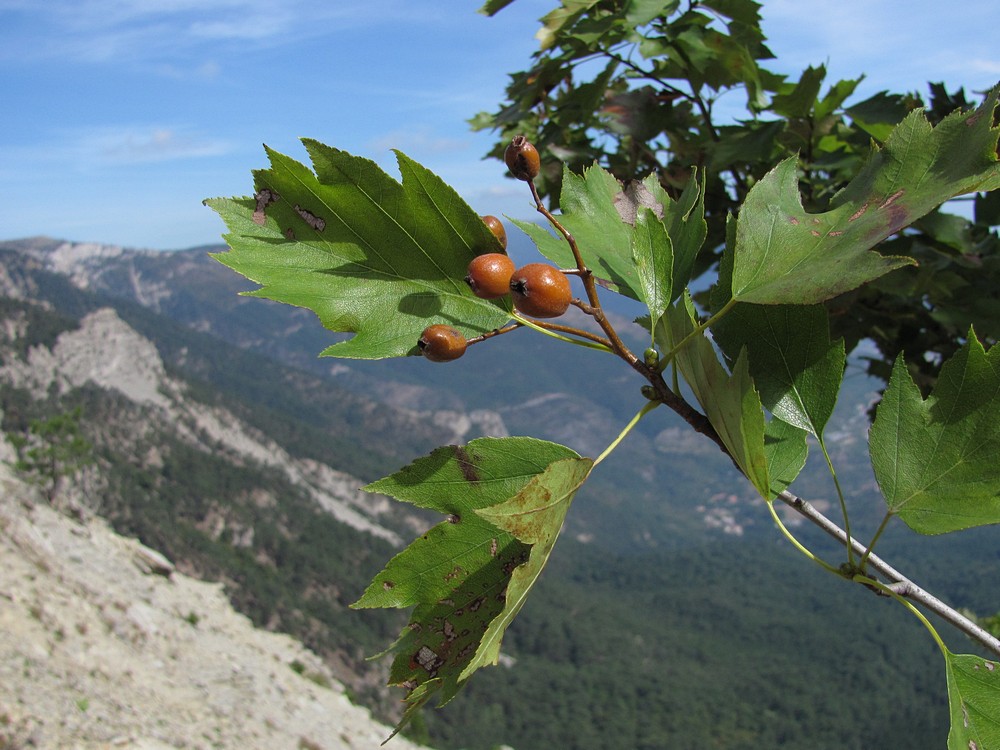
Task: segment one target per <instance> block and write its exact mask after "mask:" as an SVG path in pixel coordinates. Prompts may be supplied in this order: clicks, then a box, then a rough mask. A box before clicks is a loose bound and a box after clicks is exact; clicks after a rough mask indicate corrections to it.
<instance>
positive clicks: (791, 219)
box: [788, 216, 799, 227]
mask: <svg viewBox="0 0 1000 750" xmlns="http://www.w3.org/2000/svg"><path fill="white" fill-rule="evenodd" d="M788 221H789V222H790V223H791V225H792V226H794V227H797V226H798V225H799V220H798V219H796V218H795V217H794V216H791V217H789V219H788Z"/></svg>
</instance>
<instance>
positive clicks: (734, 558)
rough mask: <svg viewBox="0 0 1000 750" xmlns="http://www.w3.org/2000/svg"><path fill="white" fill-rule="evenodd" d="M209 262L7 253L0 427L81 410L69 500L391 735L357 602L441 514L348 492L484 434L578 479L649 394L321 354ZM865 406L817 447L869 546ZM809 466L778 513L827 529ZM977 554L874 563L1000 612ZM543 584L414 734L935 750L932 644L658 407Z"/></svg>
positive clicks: (570, 532) (1, 297) (485, 356)
mask: <svg viewBox="0 0 1000 750" xmlns="http://www.w3.org/2000/svg"><path fill="white" fill-rule="evenodd" d="M221 249H222V248H195V249H191V250H183V251H175V252H152V251H139V250H129V249H123V248H114V247H109V246H102V245H95V244H86V243H72V242H63V241H60V240H49V239H44V238H33V239H30V240H20V241H9V242H5V243H0V324H2V327H0V331H2V333H0V357H2V359H0V409H2V412H3V429H4V431H5V432H8V433H15V432H18V431H23V430H25V429H26V427H27V425H28V424H29V422H30V420H31V419H37V418H40V417H44V416H47V415H51V414H53V413H59V412H65V411H67V410H70V409H73V408H76V407H79V408H80V409H81V413H82V414H83V426H84V431H85V433H86V435H87V438H88V439H89V440H90V441H91V443H92V444H93V446H94V454H95V459H96V463H95V466H94V467H93V468H91V469H88V472H87V473H85V474H84V477H85V478H86V480H87V481H86V482H82V481H81V483H80V486H79V487H76V488H68V489H67V492H68V497H72V498H74V502H75V503H78V504H80V505H81V506H82V507H84V508H86V509H88V512H92V513H96V514H98V515H100V516H102V517H105V518H107V519H108V521H109V523H110V524H111V525H112V526H113V527H114V528H115V529H116V530H118V531H120V532H121V533H124V534H127V535H131V536H135V537H137V538H138V539H139V540H140V541H141V542H142V543H143V544H145V545H148V546H149V547H152V548H153V549H156V550H158V551H160V552H162V553H163V554H165V555H167V557H169V558H170V559H171V560H173V561H174V562H175V564H176V565H177V567H178V570H180V571H182V572H183V573H185V574H190V575H193V576H196V577H199V578H202V579H205V580H210V581H216V582H219V583H221V584H222V585H223V587H224V590H225V592H226V594H227V596H228V597H229V598H230V600H231V601H232V602H233V604H234V605H235V606H236V607H237V609H239V610H240V611H242V612H244V613H245V614H246V615H247V616H249V617H250V618H251V620H252V621H253V622H254V623H255V624H256V625H258V626H259V627H262V628H266V629H269V630H275V631H280V632H284V633H288V634H291V635H293V636H295V637H296V638H298V639H300V640H301V641H302V642H303V643H305V644H306V645H307V646H308V647H309V648H311V649H313V650H314V651H315V652H316V653H317V654H318V655H319V657H320V658H322V659H323V661H324V664H325V665H327V668H328V669H329V670H330V674H331V675H332V676H333V677H335V678H336V679H337V680H340V681H341V682H343V683H344V684H345V685H346V686H347V690H348V693H349V694H350V695H351V696H353V697H354V698H355V699H356V700H357V701H358V702H359V703H361V704H363V705H365V706H367V707H370V708H371V709H372V710H373V711H374V712H375V713H376V714H377V715H378V716H380V717H381V718H383V719H384V720H386V721H392V720H394V718H395V717H396V716H397V715H398V704H397V699H398V695H395V694H390V693H389V692H388V691H386V690H385V689H384V688H383V687H381V685H382V683H383V682H384V677H385V669H386V667H387V665H386V664H385V663H384V662H378V661H376V662H369V661H367V660H366V657H367V656H368V655H370V654H372V653H376V652H378V651H379V650H381V649H382V648H384V647H385V646H386V645H387V644H388V643H390V642H391V641H392V640H393V639H394V637H395V635H396V633H397V632H398V629H399V628H400V627H401V625H402V622H403V621H402V619H401V616H396V614H395V613H384V612H371V611H362V612H359V611H353V610H350V609H349V604H350V603H351V602H352V601H354V600H355V599H357V597H358V596H359V595H360V592H361V591H363V589H364V587H365V585H366V584H367V582H368V581H369V580H370V579H371V577H372V576H373V575H374V574H375V573H376V572H377V571H378V570H379V569H380V568H381V566H382V565H383V564H384V562H385V561H386V560H388V558H389V557H391V556H392V555H393V554H395V552H396V551H398V550H399V549H400V548H401V546H402V545H403V544H405V543H407V542H408V541H409V540H410V539H411V538H413V537H414V536H417V535H418V534H419V533H421V531H422V530H423V529H426V528H427V526H428V525H429V524H431V523H436V522H437V521H439V520H440V519H439V518H432V517H428V516H427V515H426V514H423V513H416V512H413V511H412V510H410V509H409V508H405V507H403V506H401V505H400V504H397V503H394V502H391V501H389V500H388V499H387V498H382V497H379V496H373V495H369V494H366V493H362V492H359V490H358V488H359V487H361V486H363V485H364V484H366V483H368V482H370V481H373V480H374V479H377V478H379V477H381V476H384V475H385V474H388V473H390V472H392V471H395V470H396V469H398V468H399V467H401V466H403V465H405V464H406V463H408V462H409V461H411V460H413V459H414V458H416V457H418V456H420V455H423V454H425V453H427V452H429V451H430V450H431V449H433V448H434V447H436V446H438V445H444V444H449V443H463V442H467V441H469V440H471V439H473V438H475V437H478V436H481V435H505V434H510V435H514V434H530V435H533V436H536V437H542V438H546V439H551V440H556V441H559V442H562V443H564V444H566V445H569V446H570V447H573V448H574V449H576V450H578V451H580V452H581V453H584V454H589V455H595V454H596V453H597V452H599V451H600V450H602V449H603V448H604V446H605V445H606V444H607V442H608V441H610V440H611V439H613V438H614V436H615V435H616V434H617V432H618V430H619V429H620V426H621V425H622V424H623V423H624V422H625V421H627V420H628V418H630V417H631V415H632V414H633V413H634V412H635V411H636V410H637V409H638V408H639V406H641V404H642V397H641V396H640V394H639V392H638V385H639V384H638V382H636V379H635V378H634V377H631V375H632V373H629V372H619V370H620V369H621V368H619V367H617V363H616V362H611V361H607V362H605V361H604V359H603V358H602V357H600V356H596V355H593V354H592V353H589V352H582V353H581V352H577V350H576V349H575V348H573V347H566V349H567V350H568V351H566V352H563V353H561V354H560V358H559V359H558V360H554V359H553V357H552V356H551V355H550V354H545V353H543V347H542V346H541V342H539V341H537V340H536V339H537V337H532V336H519V337H515V336H507V337H502V340H498V341H497V342H496V344H497V345H496V346H488V347H487V346H482V347H474V348H473V349H471V350H470V352H469V354H468V355H467V356H466V357H465V358H463V360H462V361H461V362H459V363H455V364H451V365H447V366H441V365H431V364H428V363H427V362H424V361H422V360H420V359H418V358H414V359H412V360H405V361H393V362H383V363H372V362H357V361H349V362H345V361H341V360H329V359H323V358H318V357H317V356H316V355H317V353H318V352H319V351H321V350H322V349H323V348H325V346H327V345H329V343H331V335H330V334H329V333H328V332H326V331H324V330H323V329H322V328H321V327H320V326H319V325H318V323H316V321H315V320H314V319H313V318H312V315H311V313H307V312H305V311H302V310H298V309H294V308H290V307H285V306H278V305H275V304H273V303H269V302H266V301H263V300H257V299H251V298H247V297H240V296H239V295H238V293H239V292H240V291H243V290H246V289H248V288H249V285H248V284H246V282H241V280H240V279H239V277H237V276H236V275H235V274H233V273H231V272H230V271H228V270H227V269H225V268H224V267H222V266H221V265H220V264H218V263H216V262H215V261H214V260H212V259H211V258H210V257H209V256H208V251H209V250H212V251H219V250H221ZM619 314H620V315H622V316H623V320H624V319H625V316H626V315H627V309H623V310H622V311H621V312H619ZM491 343H493V342H491ZM608 360H610V358H608ZM484 372H485V373H489V375H490V377H483V373H484ZM497 383H500V384H502V387H501V388H498V387H497ZM609 386H610V388H609ZM877 387H878V383H877V382H873V381H870V380H868V379H866V378H865V377H864V376H862V375H861V370H860V369H859V368H858V369H856V370H854V371H849V373H848V378H847V386H846V388H845V393H844V394H842V397H841V403H840V406H839V407H838V411H837V414H836V415H835V418H834V424H833V425H832V426H831V428H830V435H829V438H830V443H831V446H832V452H833V453H834V459H835V461H836V462H837V466H838V472H839V473H840V476H841V481H842V482H843V483H844V484H845V486H847V487H849V488H850V491H849V498H848V502H849V503H850V506H851V510H852V514H853V513H856V517H857V520H858V524H857V525H858V527H859V528H860V529H861V534H862V536H863V535H864V534H865V533H866V532H867V533H870V532H871V531H873V530H874V525H875V524H876V523H877V522H878V520H879V518H880V517H881V511H882V509H881V508H880V507H879V505H878V503H880V502H881V501H880V500H879V499H878V497H877V495H875V494H874V493H873V491H872V490H873V485H872V481H873V480H872V479H871V471H870V468H869V467H868V465H867V456H866V452H865V441H864V431H865V430H866V428H867V416H866V412H867V409H868V408H869V406H870V404H871V400H872V398H873V394H874V393H875V391H876V389H877ZM607 393H610V394H611V395H610V397H607V398H605V397H603V396H602V394H607ZM814 459H815V457H813V458H811V459H810V460H811V464H810V468H809V470H808V471H807V473H806V474H805V475H804V476H803V477H802V478H801V479H800V480H799V481H798V482H797V483H796V485H795V489H796V490H797V491H798V492H799V493H800V494H802V495H803V496H805V497H808V498H810V499H811V500H815V501H817V503H818V504H819V503H823V502H825V503H826V504H827V507H828V509H829V512H830V513H831V515H834V510H833V506H832V504H831V503H830V498H832V497H833V494H832V487H831V485H830V482H829V480H828V478H826V476H825V474H824V471H823V467H822V466H820V462H817V461H815V460H814ZM74 493H76V494H74ZM853 517H854V516H852V518H853ZM789 520H790V521H792V520H794V519H792V518H789ZM988 535H989V530H985V531H977V532H974V533H971V534H967V535H963V538H962V539H961V540H954V539H947V538H941V539H934V540H929V542H927V543H925V544H923V545H921V547H920V549H924V550H927V549H930V550H933V552H934V554H933V555H927V554H921V555H920V556H918V555H917V554H914V553H911V552H909V551H908V549H909V547H908V545H907V544H906V542H907V541H908V540H907V532H905V530H896V531H895V532H894V533H893V534H892V535H890V536H889V537H888V538H887V539H886V540H885V542H884V544H885V546H884V548H883V551H884V552H885V553H886V556H887V557H889V558H890V559H892V560H893V562H895V563H897V564H898V566H899V567H900V568H901V569H903V570H905V571H906V572H907V573H911V574H912V575H913V577H914V578H915V579H916V580H917V581H918V582H921V583H923V584H924V585H927V586H935V587H939V588H940V591H939V593H944V594H946V595H947V596H948V597H949V598H950V599H951V600H952V601H954V602H955V603H956V604H958V605H960V606H968V607H971V608H973V609H978V610H980V611H995V610H996V609H998V608H1000V605H998V603H997V602H996V599H995V595H994V589H995V587H994V586H992V585H991V584H990V581H991V580H995V576H996V573H997V570H998V568H1000V558H998V557H997V556H996V555H995V554H994V555H992V556H991V555H989V554H985V555H984V556H983V559H982V562H981V563H977V570H978V571H979V572H981V576H978V577H977V579H976V580H968V579H967V578H966V579H962V578H959V576H958V574H957V572H956V571H957V570H958V568H956V567H955V566H952V565H951V561H957V560H961V559H963V558H964V557H965V555H966V549H965V545H969V544H971V545H972V546H973V547H977V548H981V549H984V550H988V549H992V548H995V545H990V542H989V536H988ZM803 538H804V539H807V540H809V543H810V544H812V545H814V548H815V549H816V550H817V551H829V550H831V549H832V548H831V546H830V543H829V542H827V540H825V539H824V538H822V537H821V536H819V535H818V534H815V535H813V534H811V533H809V532H808V531H806V530H804V531H803ZM921 542H925V540H921ZM963 565H965V563H963ZM540 585H541V586H542V590H541V591H539V592H536V594H535V595H534V596H533V597H532V601H530V602H529V604H528V605H527V606H526V608H525V611H524V612H523V613H522V615H521V616H520V617H519V619H518V621H517V623H516V624H515V625H514V627H513V629H512V630H511V632H510V634H509V636H508V639H507V640H506V641H505V644H504V655H505V657H509V658H505V660H504V662H503V664H504V665H506V666H501V667H499V668H496V669H491V670H487V671H486V673H485V674H482V675H477V676H476V678H475V679H473V680H472V681H471V682H470V684H469V685H468V686H467V687H466V688H465V689H464V690H463V691H462V693H461V694H460V695H459V696H458V697H457V698H456V699H455V701H454V702H453V703H452V704H451V705H449V706H448V707H446V708H444V709H442V710H441V711H428V712H427V715H426V716H425V717H424V718H423V719H422V720H421V722H419V723H418V724H417V725H415V726H414V727H413V730H412V734H411V736H413V737H414V738H416V739H422V740H426V741H428V742H430V743H432V744H433V745H434V746H436V747H442V748H463V747H464V748H476V750H480V748H482V750H489V748H492V747H494V746H496V745H499V744H501V743H504V744H507V745H509V746H511V747H514V748H522V749H523V748H535V747H561V748H608V747H620V748H623V750H624V749H625V748H664V747H722V748H727V749H729V748H732V749H737V748H759V747H779V746H782V747H802V748H806V747H808V748H826V747H829V748H835V747H836V748H850V747H857V748H867V747H908V748H923V747H926V748H938V747H940V746H941V745H942V744H943V738H944V736H945V734H946V733H947V707H946V706H945V705H944V703H943V697H944V693H943V691H942V690H941V689H940V688H941V685H942V684H943V679H944V675H943V670H942V669H941V668H940V665H939V663H938V662H937V661H936V660H935V659H934V653H933V648H934V646H933V643H932V642H931V641H930V640H929V639H928V638H927V637H926V634H925V633H924V632H922V631H921V629H920V628H919V626H918V625H917V624H916V623H915V622H914V621H913V620H912V619H911V618H908V617H907V616H906V615H905V613H904V612H902V611H901V610H899V609H898V608H893V607H890V606H888V604H886V606H878V604H879V603H878V602H873V601H870V599H871V597H870V595H866V594H865V593H864V592H860V591H857V590H855V589H854V588H852V587H846V586H840V585H839V584H838V583H837V582H836V581H834V580H829V576H825V574H823V573H822V571H819V570H818V569H814V568H811V567H810V566H809V565H808V563H807V561H805V560H802V559H801V558H797V557H794V556H793V552H792V551H790V550H789V549H788V548H787V545H785V544H784V542H783V540H782V539H780V538H779V536H778V534H777V533H776V532H775V531H774V529H773V525H772V522H771V520H770V517H769V515H768V514H767V512H766V510H765V509H764V507H763V504H762V502H761V501H760V500H759V499H758V498H756V497H755V494H754V493H753V492H752V490H751V488H750V487H749V485H747V484H746V483H745V482H744V481H743V480H741V479H740V478H739V477H737V475H736V474H735V471H734V470H733V469H732V468H731V467H730V466H729V465H728V464H727V461H726V459H724V458H723V457H722V456H721V455H719V454H718V453H717V452H716V451H714V448H713V446H711V444H710V443H708V442H707V441H705V440H699V439H698V438H697V436H692V435H691V434H690V431H689V430H686V426H685V425H683V423H681V422H680V421H679V420H671V419H669V418H667V417H666V415H662V414H660V413H659V412H657V413H654V414H653V415H651V416H650V417H649V418H647V420H645V421H644V422H643V423H642V424H641V425H640V427H639V428H638V430H637V433H636V434H634V435H632V436H630V437H629V438H628V439H627V440H626V441H625V443H624V445H623V447H622V449H620V450H619V451H618V452H616V454H615V455H614V456H613V457H612V458H610V459H609V460H608V461H607V462H606V463H605V464H603V465H602V466H601V472H599V473H598V474H597V475H595V477H594V479H593V480H592V481H591V482H588V486H587V487H586V488H585V489H584V491H582V492H581V494H580V496H579V497H578V499H577V500H576V502H575V505H574V508H573V512H572V513H571V514H570V517H569V520H568V522H567V527H566V529H565V531H564V535H563V539H562V541H560V544H559V548H557V550H556V552H555V555H554V557H553V562H552V564H551V566H550V567H549V569H548V570H547V571H546V573H545V576H544V578H543V581H542V583H541V584H540ZM400 614H401V613H400ZM859 634H863V636H862V637H860V638H859ZM960 645H961V644H960ZM962 647H963V648H967V647H966V646H964V645H963V646H962ZM472 727H474V728H475V729H474V730H473V729H472ZM475 737H485V738H487V739H484V740H482V741H479V740H475V739H474V738H475ZM475 742H479V744H474V743H475ZM390 746H391V745H390Z"/></svg>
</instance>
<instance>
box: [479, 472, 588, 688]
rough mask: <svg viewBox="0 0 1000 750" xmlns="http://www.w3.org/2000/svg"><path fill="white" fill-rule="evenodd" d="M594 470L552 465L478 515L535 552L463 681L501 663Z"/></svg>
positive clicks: (517, 577)
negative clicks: (507, 639) (505, 641)
mask: <svg viewBox="0 0 1000 750" xmlns="http://www.w3.org/2000/svg"><path fill="white" fill-rule="evenodd" d="M593 468H594V462H593V460H591V459H589V458H567V459H563V460H561V461H556V462H553V463H552V464H550V465H549V466H548V467H547V468H546V469H545V471H543V472H542V473H541V474H539V475H538V476H537V477H535V478H534V479H532V480H531V481H530V482H529V483H528V484H527V485H526V486H525V488H524V489H523V490H521V492H519V493H518V494H517V495H515V496H514V497H512V498H511V499H510V500H508V501H507V502H504V503H501V504H499V505H493V506H490V507H488V508H483V509H481V510H478V511H476V512H477V513H478V514H479V515H480V516H481V517H483V518H486V519H487V520H489V521H490V522H491V523H493V524H494V525H495V526H496V527H497V528H501V529H503V530H504V531H507V532H508V533H510V534H513V535H514V537H515V538H516V539H517V540H518V541H520V542H524V543H525V544H529V545H531V551H530V552H529V553H528V559H527V560H526V561H525V562H524V564H523V565H519V566H518V567H517V568H516V569H515V570H514V572H513V573H512V574H511V578H510V583H509V585H508V587H507V592H506V601H505V607H504V610H503V612H502V613H501V614H500V616H498V617H497V618H496V619H494V620H493V621H492V622H491V623H490V626H489V628H488V630H487V632H486V633H485V635H484V636H483V639H482V642H481V644H480V646H479V650H478V651H477V652H476V655H475V657H474V658H473V659H472V661H471V662H469V664H468V665H467V666H466V667H465V670H464V671H463V672H462V675H461V676H460V679H465V678H467V677H468V676H469V675H471V674H472V672H474V671H475V670H476V669H478V668H479V667H482V666H486V665H487V664H496V663H497V660H498V659H499V658H500V641H501V639H502V638H503V635H504V633H505V632H506V630H507V627H508V626H509V625H510V623H511V622H512V621H513V619H514V618H515V617H516V616H517V614H518V612H520V611H521V607H522V606H523V605H524V602H525V599H526V598H527V596H528V592H529V591H530V590H531V587H532V586H534V585H535V582H536V581H537V580H538V577H539V576H540V575H541V573H542V569H543V568H544V567H545V564H546V563H547V562H548V560H549V555H550V554H551V553H552V548H553V547H554V546H555V543H556V539H558V538H559V532H560V531H561V530H562V526H563V521H564V520H565V518H566V513H567V511H568V510H569V506H570V503H572V502H573V497H574V496H575V495H576V491H577V490H578V489H580V485H582V484H583V483H584V481H586V479H587V477H588V476H590V472H591V470H592V469H593Z"/></svg>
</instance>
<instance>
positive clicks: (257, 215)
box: [252, 188, 280, 226]
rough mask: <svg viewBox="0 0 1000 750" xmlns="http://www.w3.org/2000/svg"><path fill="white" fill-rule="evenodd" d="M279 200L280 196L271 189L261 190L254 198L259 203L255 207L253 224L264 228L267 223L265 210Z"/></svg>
mask: <svg viewBox="0 0 1000 750" xmlns="http://www.w3.org/2000/svg"><path fill="white" fill-rule="evenodd" d="M279 198H280V196H279V195H278V194H277V193H276V192H274V191H273V190H271V189H270V188H261V189H260V190H258V191H257V195H255V196H254V200H255V201H256V202H257V205H256V206H255V207H254V212H253V217H252V218H253V223H254V224H257V225H259V226H264V222H266V221H267V219H266V218H265V216H264V209H265V208H267V207H268V206H269V205H271V204H272V203H274V202H275V201H276V200H278V199H279Z"/></svg>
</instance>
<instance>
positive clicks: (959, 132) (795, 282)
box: [732, 89, 1000, 304]
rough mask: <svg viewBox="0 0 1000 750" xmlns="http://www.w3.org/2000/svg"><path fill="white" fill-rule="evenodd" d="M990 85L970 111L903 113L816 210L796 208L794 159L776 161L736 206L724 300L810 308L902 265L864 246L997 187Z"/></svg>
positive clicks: (999, 181) (999, 184) (994, 101)
mask: <svg viewBox="0 0 1000 750" xmlns="http://www.w3.org/2000/svg"><path fill="white" fill-rule="evenodd" d="M998 91H1000V89H994V90H993V91H992V92H991V93H990V95H989V97H987V99H986V101H985V102H984V103H983V105H982V106H981V107H980V108H979V109H977V110H976V111H975V112H972V113H969V112H961V111H957V112H955V113H953V114H952V115H949V116H948V117H946V118H945V119H944V120H942V121H941V123H940V124H938V126H937V127H931V125H930V123H929V122H928V121H927V119H926V118H925V117H924V116H923V114H922V113H921V112H913V113H911V114H910V115H909V116H907V117H906V119H904V120H903V122H901V123H900V124H899V125H898V126H897V127H896V128H895V129H894V130H893V132H892V134H891V135H890V136H889V138H888V139H887V141H886V143H885V147H884V148H883V149H881V150H875V151H874V152H873V153H872V154H871V156H870V158H869V160H868V162H867V163H866V165H865V167H864V169H863V170H862V171H861V172H860V173H859V174H858V175H857V176H856V177H855V178H854V179H853V180H852V181H851V183H850V184H849V185H848V186H847V187H846V188H845V189H844V190H843V191H842V192H841V193H840V194H839V195H838V196H837V197H836V198H835V199H834V202H833V205H834V207H833V208H832V209H831V210H829V211H827V212H825V213H820V214H807V213H806V212H805V210H804V209H803V208H802V200H801V197H800V195H799V184H798V177H797V173H796V169H797V167H796V160H795V159H793V158H792V159H786V160H785V161H783V162H781V163H780V164H779V165H778V166H777V167H775V168H774V169H773V170H772V171H771V172H769V173H768V174H767V175H766V176H765V177H764V178H763V179H762V180H761V181H760V182H758V183H757V184H756V185H754V187H753V188H752V189H751V190H750V192H749V193H748V195H747V198H746V201H745V202H744V204H743V207H742V209H741V210H740V214H739V217H738V220H737V230H736V243H735V248H734V249H733V278H732V296H733V297H734V298H735V299H736V300H737V301H740V302H755V303H761V304H782V303H789V304H815V303H817V302H822V301H824V300H827V299H830V298H831V297H834V296H836V295H838V294H842V293H843V292H847V291H850V290H851V289H855V288H856V287H858V286H860V285H862V284H864V283H866V282H868V281H871V280H872V279H875V278H878V277H879V276H881V275H883V274H886V273H888V272H889V271H892V270H893V269H896V268H900V267H902V266H905V265H909V264H912V263H913V261H912V260H911V259H909V258H904V257H884V256H882V255H880V254H878V253H877V252H874V251H872V250H871V248H873V247H874V246H875V245H877V244H878V243H879V242H881V241H882V240H884V239H885V238H887V237H889V236H890V235H893V234H895V233H897V232H899V231H900V230H901V229H903V228H904V227H906V226H908V225H909V224H911V223H912V222H913V221H914V220H916V219H917V218H919V217H921V216H923V215H924V214H927V213H929V212H930V211H932V210H933V209H934V208H935V207H937V206H938V205H940V204H941V203H943V202H945V201H946V200H949V199H950V198H952V197H954V196H956V195H962V194H964V193H971V192H976V191H981V190H992V189H994V188H997V187H1000V163H998V162H997V156H996V147H997V137H998V134H1000V130H998V129H997V128H995V127H994V126H993V112H994V109H995V108H996V104H997V96H998Z"/></svg>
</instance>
